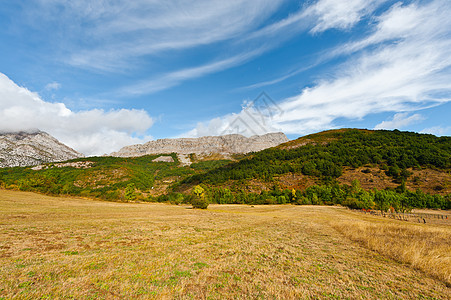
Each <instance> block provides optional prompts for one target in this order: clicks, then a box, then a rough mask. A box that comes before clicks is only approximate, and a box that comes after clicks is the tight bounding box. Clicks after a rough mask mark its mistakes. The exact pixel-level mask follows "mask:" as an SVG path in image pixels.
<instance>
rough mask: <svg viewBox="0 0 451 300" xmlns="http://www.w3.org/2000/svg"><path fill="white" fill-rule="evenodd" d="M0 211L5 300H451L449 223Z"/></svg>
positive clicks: (266, 214) (6, 195)
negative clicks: (450, 283)
mask: <svg viewBox="0 0 451 300" xmlns="http://www.w3.org/2000/svg"><path fill="white" fill-rule="evenodd" d="M0 211H1V214H0V299H2V298H3V299H39V298H41V299H45V298H50V299H54V298H58V299H132V298H133V299H190V298H195V299H197V298H201V299H202V298H205V299H224V298H229V299H258V298H261V299H268V298H270V299H299V298H301V299H302V298H325V299H326V298H336V299H340V298H351V299H359V298H364V299H384V298H385V299H393V298H415V299H417V298H428V299H449V298H450V297H451V292H450V288H449V278H450V277H449V276H450V248H449V243H450V238H449V237H450V228H449V227H447V226H445V225H441V226H433V225H428V224H421V225H420V224H410V223H409V224H407V223H402V222H401V221H396V220H386V219H381V218H376V217H371V216H365V215H362V214H359V213H354V212H350V211H348V210H346V209H342V208H336V207H318V206H292V205H283V206H255V207H251V206H242V205H210V206H209V208H208V210H206V211H204V210H193V209H189V207H187V206H172V205H165V204H131V203H125V204H124V203H112V202H100V201H93V200H85V199H77V198H56V197H48V196H43V195H37V194H32V193H23V192H12V191H3V190H0ZM412 245H414V246H412ZM373 250H375V251H373ZM436 270H441V271H438V272H437V271H436ZM447 284H448V286H447Z"/></svg>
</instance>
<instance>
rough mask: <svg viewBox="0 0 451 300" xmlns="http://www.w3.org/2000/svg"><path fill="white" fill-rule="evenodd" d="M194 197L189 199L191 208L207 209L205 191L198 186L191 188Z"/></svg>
mask: <svg viewBox="0 0 451 300" xmlns="http://www.w3.org/2000/svg"><path fill="white" fill-rule="evenodd" d="M193 194H194V197H193V198H192V199H191V205H192V206H193V208H200V209H207V207H208V200H207V199H206V197H205V190H204V188H203V187H201V186H200V185H196V186H195V187H194V188H193Z"/></svg>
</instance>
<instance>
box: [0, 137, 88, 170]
mask: <svg viewBox="0 0 451 300" xmlns="http://www.w3.org/2000/svg"><path fill="white" fill-rule="evenodd" d="M78 157H83V154H81V153H78V152H77V151H75V150H74V149H72V148H69V147H68V146H66V145H64V144H62V143H61V142H59V141H58V140H57V139H55V138H54V137H52V136H51V135H49V134H47V133H45V132H42V131H36V132H32V133H27V132H14V133H0V167H1V168H4V167H17V166H19V167H24V166H34V165H39V164H41V163H46V162H56V161H64V160H69V159H74V158H78Z"/></svg>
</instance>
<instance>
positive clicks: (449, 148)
mask: <svg viewBox="0 0 451 300" xmlns="http://www.w3.org/2000/svg"><path fill="white" fill-rule="evenodd" d="M365 165H378V166H380V168H381V169H383V170H386V173H387V175H389V176H391V177H393V179H395V180H398V181H400V182H401V181H402V180H403V179H406V178H407V177H408V176H409V172H408V171H407V169H408V168H437V169H441V170H449V169H450V168H451V138H450V137H436V136H433V135H428V134H418V133H413V132H400V131H397V130H395V131H384V130H378V131H369V130H336V131H327V132H323V133H319V134H314V135H309V136H306V137H302V138H299V139H298V140H295V141H291V142H288V143H286V144H283V145H281V146H279V147H276V148H270V149H266V150H263V151H260V152H258V153H255V154H253V155H251V156H249V157H248V158H245V159H243V160H241V161H239V162H237V163H233V164H230V165H227V166H224V167H222V168H218V169H215V170H212V171H210V172H208V173H206V174H201V175H196V176H192V177H189V178H187V179H186V180H185V182H190V181H199V182H203V183H208V184H220V183H222V182H225V181H227V180H230V179H232V180H240V179H250V178H261V179H265V180H270V179H272V178H273V177H274V176H275V175H281V174H286V173H289V172H294V173H302V174H304V175H310V176H315V177H318V178H321V179H322V180H323V181H324V182H328V181H330V180H332V179H334V178H338V177H340V176H341V174H342V170H343V167H352V168H357V167H361V166H365Z"/></svg>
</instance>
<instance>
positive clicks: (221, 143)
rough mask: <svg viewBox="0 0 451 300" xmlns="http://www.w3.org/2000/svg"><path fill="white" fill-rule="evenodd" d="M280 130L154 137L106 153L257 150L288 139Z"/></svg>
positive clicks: (244, 152)
mask: <svg viewBox="0 0 451 300" xmlns="http://www.w3.org/2000/svg"><path fill="white" fill-rule="evenodd" d="M288 141H289V139H288V138H287V137H286V135H285V134H284V133H282V132H276V133H267V134H264V135H254V136H251V137H249V138H247V137H245V136H243V135H240V134H229V135H223V136H203V137H199V138H178V139H158V140H155V141H149V142H147V143H144V144H135V145H130V146H125V147H123V148H121V149H120V150H119V151H117V152H113V153H111V154H110V155H111V156H115V157H137V156H143V155H149V154H161V153H173V152H175V153H177V154H185V155H186V154H192V153H194V154H197V155H209V154H213V153H219V154H225V155H231V154H246V153H249V152H257V151H261V150H264V149H267V148H271V147H275V146H278V145H280V144H282V143H285V142H288Z"/></svg>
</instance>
